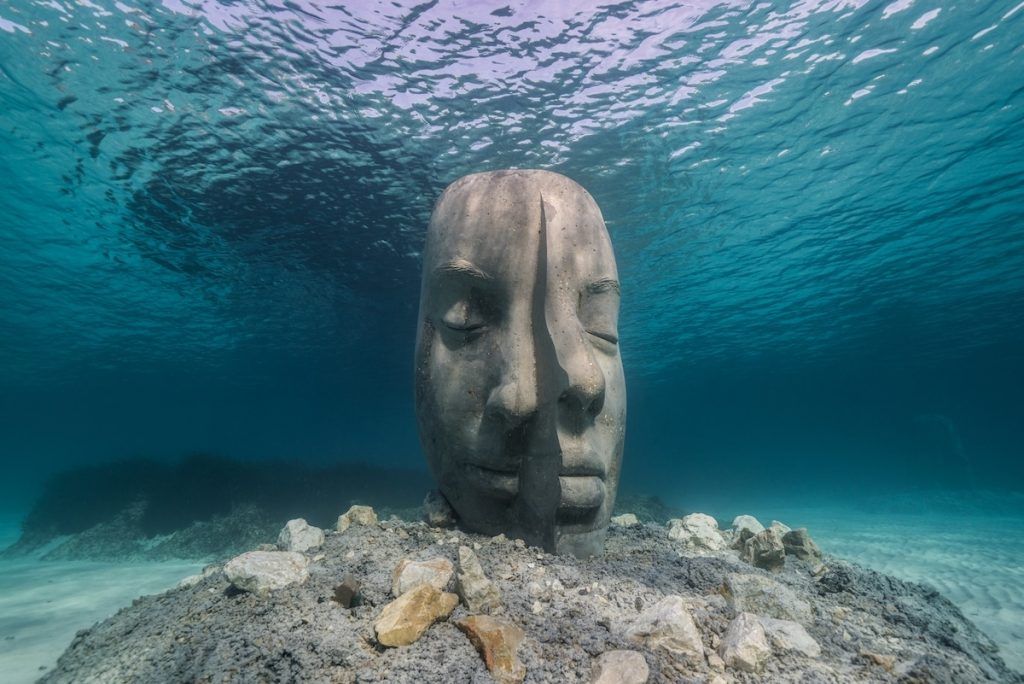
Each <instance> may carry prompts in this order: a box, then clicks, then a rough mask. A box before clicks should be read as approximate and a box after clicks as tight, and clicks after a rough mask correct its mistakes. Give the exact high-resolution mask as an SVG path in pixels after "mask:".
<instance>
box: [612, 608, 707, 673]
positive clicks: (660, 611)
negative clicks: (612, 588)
mask: <svg viewBox="0 0 1024 684" xmlns="http://www.w3.org/2000/svg"><path fill="white" fill-rule="evenodd" d="M625 635H626V638H628V639H630V640H631V641H634V642H636V643H638V644H643V645H645V646H647V647H648V648H652V649H655V648H660V649H664V650H665V651H667V652H668V653H670V654H672V655H673V656H675V657H681V658H684V659H689V660H694V659H699V658H703V657H704V644H703V643H702V642H701V639H700V632H699V631H698V630H697V625H696V624H695V623H694V621H693V617H692V616H691V615H690V611H688V610H687V609H686V604H685V602H684V601H683V597H681V596H675V595H671V596H666V597H665V598H663V599H661V600H660V601H658V602H657V603H655V604H654V605H652V606H650V607H649V608H647V609H646V610H645V611H643V612H642V613H641V614H640V615H639V616H637V618H636V619H635V620H633V622H632V623H630V624H629V626H628V627H627V628H626V634H625Z"/></svg>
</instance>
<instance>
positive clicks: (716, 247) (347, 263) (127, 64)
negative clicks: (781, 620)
mask: <svg viewBox="0 0 1024 684" xmlns="http://www.w3.org/2000/svg"><path fill="white" fill-rule="evenodd" d="M1022 44H1024V3H1022V4H1015V3H1014V2H1012V1H1011V2H963V3H958V4H956V5H951V4H949V3H942V2H937V1H935V0H926V1H922V0H917V1H916V2H914V1H912V0H896V1H895V2H859V1H848V2H835V1H832V2H824V1H822V2H814V1H808V2H792V3H771V2H761V3H758V2H690V3H675V2H622V3H614V4H611V3H609V4H600V5H598V4H597V3H592V2H589V1H587V2H583V1H575V2H570V1H566V2H554V1H541V2H509V3H503V2H495V3H476V2H424V3H414V2H396V3H376V2H356V3H337V4H334V5H333V6H331V5H329V4H328V3H322V2H308V1H302V2H300V1H294V2H229V1H226V0H221V1H220V2H216V1H211V2H184V1H180V0H164V1H163V2H155V1H147V2H140V3H131V2H126V3H114V2H108V1H105V0H94V1H93V2H81V3H72V2H69V1H65V2H61V1H59V0H53V1H47V2H36V1H32V0H5V1H3V2H0V150H2V154H0V455H2V459H3V471H4V473H3V476H2V477H0V500H2V501H3V502H4V503H3V506H4V507H5V508H6V509H8V510H23V509H24V508H25V507H26V506H27V505H28V504H29V503H30V501H31V498H32V496H33V495H34V493H35V492H36V490H37V488H38V487H39V485H40V483H41V481H42V479H43V478H44V477H45V476H46V475H47V474H49V473H51V472H54V471H55V470H59V469H61V468H64V467H67V466H70V465H75V464H82V463H89V462H95V461H102V460H109V459H112V458H119V457H124V456H131V455H149V456H156V457H160V458H177V457H180V456H182V455H184V454H186V453H191V452H198V451H202V452H209V453H217V454H223V455H228V456H233V457H238V458H244V459H264V458H289V459H301V460H304V461H308V462H317V463H326V462H333V461H337V460H366V461H371V462H376V463H381V464H385V465H396V466H410V465H419V464H420V463H421V457H420V454H419V447H418V443H417V439H416V434H415V424H414V416H413V409H412V388H411V365H412V345H413V341H414V330H415V316H416V306H417V296H418V286H419V267H420V261H419V250H420V248H421V245H422V239H423V233H424V228H425V225H426V221H427V217H428V215H429V212H430V209H431V205H432V202H433V200H434V199H435V197H436V196H437V195H438V194H439V192H440V191H441V190H442V189H443V187H444V186H445V185H446V184H447V183H449V182H450V181H452V180H454V179H455V178H457V177H459V176H460V175H463V174H465V173H469V172H474V171H480V170H486V169H494V168H501V167H510V166H514V167H540V168H548V169H552V170H556V171H559V172H561V173H564V174H567V175H569V176H571V177H572V178H574V179H576V180H577V181H579V182H580V183H581V184H582V185H583V186H584V187H586V188H587V189H588V190H590V192H591V193H592V194H593V195H594V197H595V198H596V199H597V201H598V203H599V204H600V205H601V207H602V209H603V211H604V215H605V217H606V219H607V222H608V226H609V229H610V231H611V234H612V239H613V242H614V244H615V248H616V251H617V255H618V259H619V268H620V275H621V279H622V282H623V294H624V304H623V312H622V317H621V331H620V332H621V340H622V343H621V344H622V350H623V357H624V361H625V366H626V373H627V382H628V384H629V392H630V415H629V427H628V437H627V451H626V456H625V466H624V467H625V471H624V476H623V480H624V487H632V488H635V489H642V490H644V491H652V492H658V493H661V494H663V495H664V496H666V497H669V498H672V499H677V500H679V501H681V502H683V503H684V504H692V507H693V508H697V507H699V506H700V505H702V504H703V503H704V502H706V501H710V500H712V499H715V498H716V497H717V498H718V500H722V499H723V498H728V497H733V498H735V499H737V500H740V499H742V500H748V499H751V498H757V497H761V496H769V495H775V496H788V497H790V498H793V499H794V500H795V499H796V498H797V497H803V498H805V499H812V498H816V497H818V498H820V497H834V496H837V495H844V496H858V495H873V494H879V493H884V492H887V491H889V490H900V489H906V488H908V487H920V486H924V487H942V488H948V487H956V488H961V487H966V488H1005V489H1011V490H1021V489H1024V458H1022V457H1024V396H1022V386H1024V77H1022V74H1024V55H1022V49H1024V48H1022Z"/></svg>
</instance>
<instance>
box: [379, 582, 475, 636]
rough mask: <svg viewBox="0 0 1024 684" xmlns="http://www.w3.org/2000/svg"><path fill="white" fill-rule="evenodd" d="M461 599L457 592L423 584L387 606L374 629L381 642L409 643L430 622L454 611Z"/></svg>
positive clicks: (421, 633)
mask: <svg viewBox="0 0 1024 684" xmlns="http://www.w3.org/2000/svg"><path fill="white" fill-rule="evenodd" d="M458 603H459V597H458V596H456V595H455V594H449V593H447V592H443V591H438V590H437V589H435V588H434V587H432V586H430V585H429V584H420V585H419V586H417V587H416V588H414V589H411V590H409V591H407V592H405V593H404V594H402V595H401V596H399V597H398V598H396V599H395V600H394V601H392V602H391V603H389V604H387V605H386V606H384V610H382V611H381V613H380V617H378V618H377V621H376V622H375V623H374V625H373V631H374V633H375V634H376V635H377V641H378V642H380V644H381V645H382V646H407V645H409V644H411V643H412V642H414V641H416V640H417V639H419V638H420V637H421V636H423V633H424V632H426V631H427V628H428V627H430V625H432V624H434V623H435V622H436V621H438V620H440V619H441V618H445V617H448V616H449V615H451V612H452V611H453V610H455V606H457V605H458Z"/></svg>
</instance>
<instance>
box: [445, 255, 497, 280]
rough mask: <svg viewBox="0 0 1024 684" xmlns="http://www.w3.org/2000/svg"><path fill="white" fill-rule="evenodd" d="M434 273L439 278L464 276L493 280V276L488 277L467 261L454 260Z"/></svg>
mask: <svg viewBox="0 0 1024 684" xmlns="http://www.w3.org/2000/svg"><path fill="white" fill-rule="evenodd" d="M434 273H435V274H436V275H439V276H445V275H464V276H469V277H471V278H476V279H477V280H492V278H491V276H489V275H487V274H486V273H484V272H483V271H482V270H480V269H479V268H477V267H476V266H474V265H473V264H471V263H469V262H468V261H466V260H465V259H453V260H452V261H449V262H447V263H444V264H441V265H440V266H438V267H437V268H436V269H434Z"/></svg>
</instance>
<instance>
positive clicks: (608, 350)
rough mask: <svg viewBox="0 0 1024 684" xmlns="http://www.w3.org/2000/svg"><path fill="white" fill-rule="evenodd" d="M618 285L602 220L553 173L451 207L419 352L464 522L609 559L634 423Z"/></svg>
mask: <svg viewBox="0 0 1024 684" xmlns="http://www.w3.org/2000/svg"><path fill="white" fill-rule="evenodd" d="M618 313H619V281H618V273H617V271H616V268H615V256H614V254H613V253H612V246H611V241H610V240H609V239H608V232H607V230H606V229H605V225H604V219H603V218H602V217H601V211H600V209H598V207H597V204H596V203H595V202H594V200H593V198H592V197H591V196H590V195H589V194H588V193H587V192H586V191H585V190H584V189H583V188H582V187H580V186H579V185H577V184H576V183H575V182H573V181H572V180H570V179H568V178H566V177H564V176H561V175H558V174H556V173H551V172H549V171H496V172H491V173H480V174H474V175H471V176H466V177H464V178H461V179H460V180H458V181H456V182H455V183H453V184H452V185H450V186H449V187H448V188H447V189H446V190H445V191H444V194H442V195H441V198H440V199H439V200H438V202H437V205H436V207H435V208H434V214H433V216H432V217H431V220H430V227H429V230H428V233H427V243H426V248H425V250H424V258H423V285H422V291H421V296H420V317H419V331H418V334H417V339H416V412H417V416H418V419H419V429H420V440H421V442H422V445H423V450H424V452H425V453H426V456H427V460H428V462H429V465H430V469H431V471H432V472H433V474H434V477H435V478H437V480H438V483H439V485H440V489H441V492H442V493H443V494H444V495H445V497H447V499H448V501H449V502H450V503H451V504H452V507H453V508H454V509H455V511H456V513H457V514H458V515H459V518H460V521H461V522H462V524H463V525H464V526H466V527H467V528H469V529H472V530H475V531H478V532H482V533H484V534H498V533H500V532H504V533H505V534H508V535H510V536H514V537H520V538H523V539H525V540H526V541H527V542H529V543H531V544H534V545H537V546H541V547H543V548H545V549H546V550H548V551H556V552H559V553H574V554H576V555H580V556H585V555H590V554H595V553H600V552H601V550H602V548H603V544H604V534H605V529H606V527H607V526H608V519H609V517H610V515H611V511H612V507H613V504H614V501H615V489H616V487H617V485H618V481H619V467H620V464H621V461H622V445H623V439H624V437H625V425H626V386H625V380H624V378H623V374H622V360H621V357H620V356H619V347H618Z"/></svg>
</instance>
